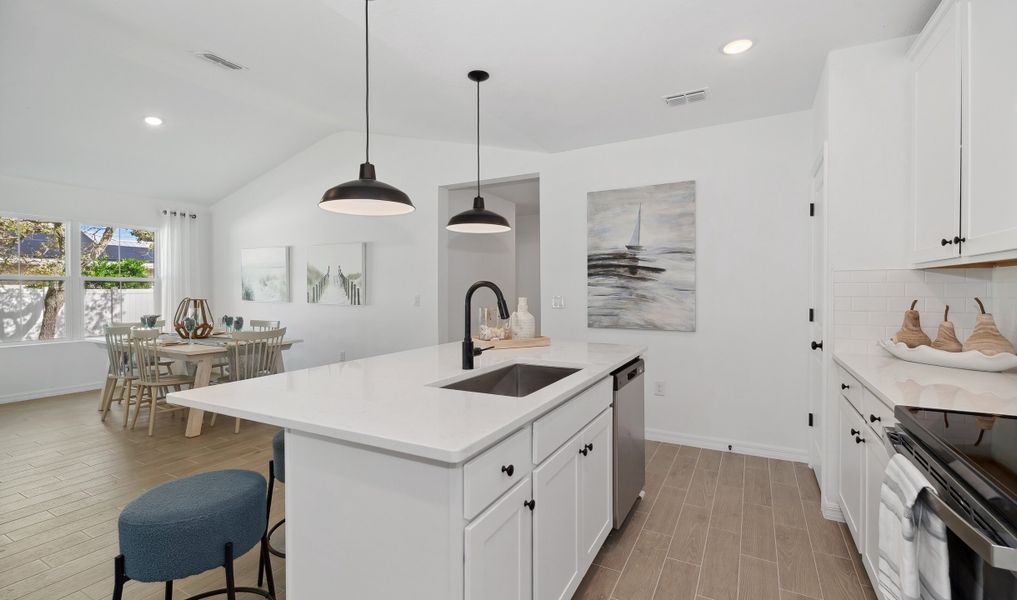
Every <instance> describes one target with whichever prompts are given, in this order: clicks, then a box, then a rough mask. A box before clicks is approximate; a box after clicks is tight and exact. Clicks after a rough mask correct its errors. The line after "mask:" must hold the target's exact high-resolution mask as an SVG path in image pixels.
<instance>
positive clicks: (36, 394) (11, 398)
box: [0, 381, 103, 404]
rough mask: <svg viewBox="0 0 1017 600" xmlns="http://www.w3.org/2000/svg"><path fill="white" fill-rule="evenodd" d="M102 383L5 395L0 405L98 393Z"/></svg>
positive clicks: (1, 397)
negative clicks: (67, 395) (82, 393)
mask: <svg viewBox="0 0 1017 600" xmlns="http://www.w3.org/2000/svg"><path fill="white" fill-rule="evenodd" d="M102 386H103V382H101V381H100V382H94V383H81V384H78V385H68V386H64V387H56V388H46V389H41V390H31V391H28V392H18V393H16V394H7V395H6V396H0V404H9V403H11V402H23V401H25V400H35V399H37V398H49V397H50V396H62V395H64V394H76V393H78V392H89V391H92V390H95V391H99V390H101V389H102Z"/></svg>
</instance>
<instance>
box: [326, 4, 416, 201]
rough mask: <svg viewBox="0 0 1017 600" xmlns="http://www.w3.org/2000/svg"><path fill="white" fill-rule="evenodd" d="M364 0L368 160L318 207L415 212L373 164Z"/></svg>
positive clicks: (366, 22) (368, 57)
mask: <svg viewBox="0 0 1017 600" xmlns="http://www.w3.org/2000/svg"><path fill="white" fill-rule="evenodd" d="M369 2H370V0H364V122H365V126H364V140H365V142H364V162H363V164H361V165H360V178H359V179H354V180H352V181H347V182H346V183H340V184H339V185H337V186H335V187H334V188H332V189H330V190H328V191H326V192H325V194H324V195H323V196H322V197H321V201H319V202H318V206H320V207H321V208H323V209H325V210H327V211H331V212H337V213H342V214H346V215H363V216H376V217H380V216H389V215H404V214H406V213H410V212H413V209H414V207H413V202H411V201H410V197H409V196H407V195H406V194H405V193H404V192H402V191H401V190H399V189H397V188H394V187H392V186H390V185H389V184H387V183H383V182H381V181H378V179H377V177H376V176H375V173H374V165H372V164H371V106H370V99H371V54H370V46H369V44H368V40H369V37H370V36H369V33H370V21H369V11H368V5H369Z"/></svg>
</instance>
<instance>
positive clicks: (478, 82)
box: [477, 80, 480, 198]
mask: <svg viewBox="0 0 1017 600" xmlns="http://www.w3.org/2000/svg"><path fill="white" fill-rule="evenodd" d="M477 197H478V198H479V197H480V81H479V80H478V81H477Z"/></svg>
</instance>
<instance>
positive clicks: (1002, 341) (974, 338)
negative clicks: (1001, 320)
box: [964, 298, 1017, 356]
mask: <svg viewBox="0 0 1017 600" xmlns="http://www.w3.org/2000/svg"><path fill="white" fill-rule="evenodd" d="M975 302H977V303H978V308H979V309H980V310H981V311H982V314H980V315H978V317H977V318H976V320H975V331H974V333H972V334H971V337H969V338H968V339H967V341H965V342H964V351H965V352H967V351H968V350H976V351H978V352H981V353H982V354H984V355H986V356H994V355H996V354H1002V353H1004V352H1008V353H1010V354H1017V351H1015V350H1014V347H1013V344H1011V343H1010V340H1008V339H1006V338H1005V337H1003V335H1002V334H1001V333H999V329H997V328H996V321H995V320H994V319H993V318H992V315H990V314H987V313H986V312H985V305H984V304H982V301H981V300H979V299H978V298H975Z"/></svg>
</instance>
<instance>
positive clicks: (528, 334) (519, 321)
mask: <svg viewBox="0 0 1017 600" xmlns="http://www.w3.org/2000/svg"><path fill="white" fill-rule="evenodd" d="M511 324H512V337H513V339H519V340H526V339H530V338H532V337H535V336H536V335H537V320H536V319H535V318H534V317H533V315H531V314H530V310H529V307H528V306H527V303H526V298H520V299H519V307H518V308H517V309H516V312H514V313H512V320H511Z"/></svg>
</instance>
